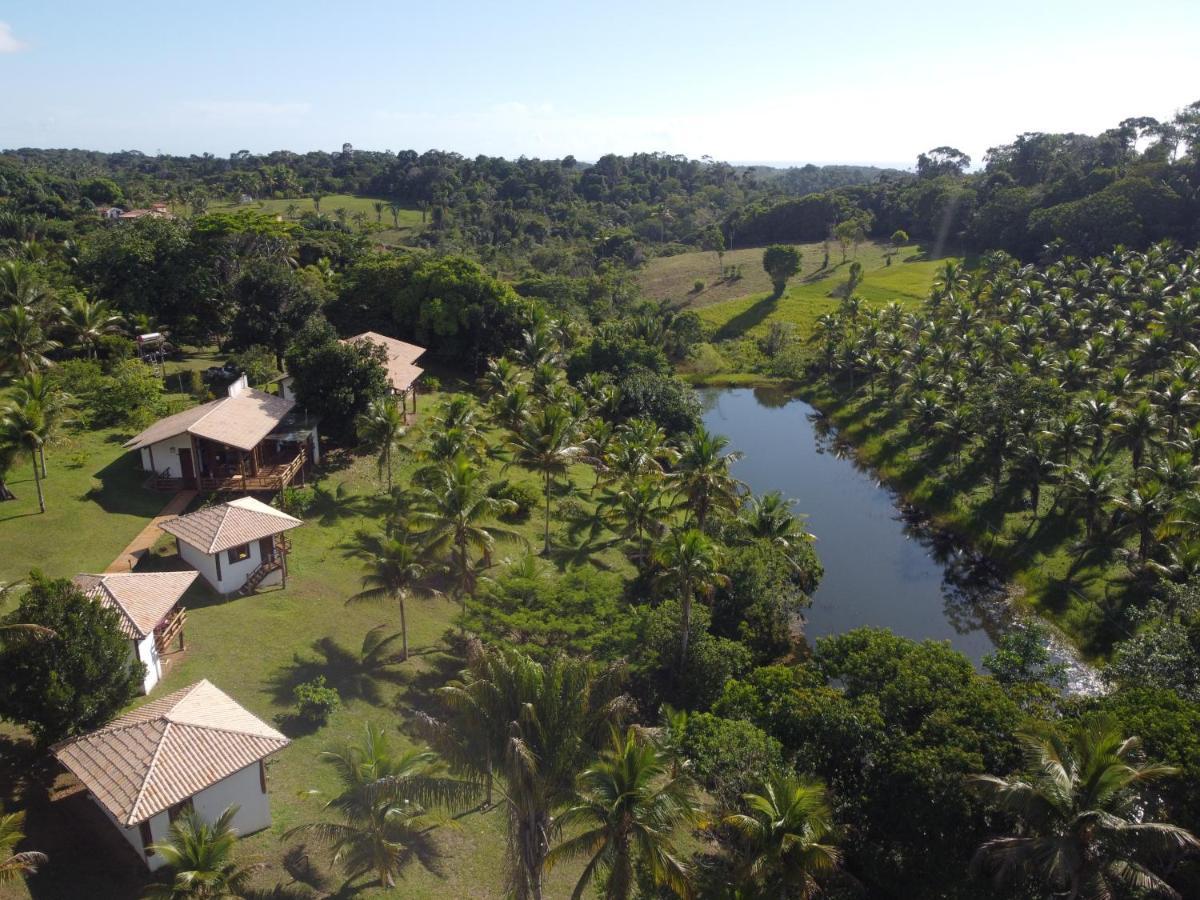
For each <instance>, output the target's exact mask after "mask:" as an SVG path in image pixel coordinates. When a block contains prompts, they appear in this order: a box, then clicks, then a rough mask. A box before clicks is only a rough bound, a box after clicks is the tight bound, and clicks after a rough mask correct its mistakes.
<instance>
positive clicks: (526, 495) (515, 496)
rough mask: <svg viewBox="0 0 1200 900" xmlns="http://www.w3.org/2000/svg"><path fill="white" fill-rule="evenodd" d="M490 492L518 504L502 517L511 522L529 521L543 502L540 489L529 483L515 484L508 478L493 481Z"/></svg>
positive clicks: (493, 495) (496, 496) (501, 498)
mask: <svg viewBox="0 0 1200 900" xmlns="http://www.w3.org/2000/svg"><path fill="white" fill-rule="evenodd" d="M488 494H490V495H491V496H492V497H494V498H496V499H497V500H508V501H510V502H512V503H515V504H516V508H515V509H513V510H512V511H511V512H507V513H505V514H504V515H502V516H501V517H500V518H501V519H503V520H504V521H505V522H510V523H512V522H524V521H527V520H528V519H529V516H530V515H531V514H532V512H533V510H534V509H536V508H537V507H538V506H540V505H541V503H542V495H541V492H540V491H538V490H536V489H534V488H533V487H532V486H530V485H528V484H521V483H516V484H514V483H513V482H511V481H509V480H508V479H501V480H500V481H496V482H493V483H492V485H491V486H490V487H489V488H488Z"/></svg>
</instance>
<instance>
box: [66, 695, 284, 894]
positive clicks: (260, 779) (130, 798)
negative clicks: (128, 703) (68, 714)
mask: <svg viewBox="0 0 1200 900" xmlns="http://www.w3.org/2000/svg"><path fill="white" fill-rule="evenodd" d="M288 743H289V741H288V739H287V738H286V737H284V736H283V735H282V734H280V733H279V732H278V731H276V730H275V729H274V728H272V727H270V726H269V725H267V724H266V723H265V722H263V721H262V720H261V719H259V718H257V717H256V716H254V715H252V714H251V713H249V712H248V711H247V710H245V709H243V708H242V707H241V706H239V705H238V704H237V703H235V702H234V701H233V700H232V699H230V697H228V696H227V695H226V694H224V693H222V692H221V691H219V690H218V689H217V688H216V687H214V686H213V685H212V684H211V683H209V682H208V681H199V682H197V683H196V684H193V685H192V686H191V687H186V688H184V689H183V690H181V691H176V692H175V693H173V694H168V695H167V696H166V697H163V698H161V699H159V700H154V701H151V702H150V703H147V704H146V705H145V706H142V707H140V708H138V709H135V710H133V711H132V712H128V713H125V715H123V716H120V717H118V718H116V719H114V720H113V721H112V722H110V723H108V724H107V725H105V726H104V727H103V728H100V729H99V730H97V731H93V732H91V733H90V734H84V735H80V736H79V737H76V738H72V739H70V740H68V741H63V742H62V743H61V744H56V745H55V746H54V747H53V748H52V750H53V752H54V756H55V758H57V759H58V761H59V762H60V763H62V764H63V766H65V767H66V768H67V769H68V770H69V771H70V772H71V773H72V774H73V775H74V776H75V777H76V778H78V779H79V781H80V782H82V784H83V786H84V787H86V788H87V790H88V794H89V795H90V796H91V798H92V799H93V800H94V801H95V802H96V804H97V805H98V806H99V807H100V809H102V810H103V811H104V813H105V815H106V816H107V817H108V819H109V821H111V822H112V823H113V825H114V826H115V827H116V828H117V830H118V831H119V832H120V833H121V836H122V837H123V838H124V839H125V840H126V842H127V843H128V844H129V846H130V847H132V848H133V849H134V852H136V853H137V854H138V856H140V857H141V859H142V861H143V862H145V863H146V865H147V866H148V867H149V868H150V870H151V871H154V870H155V869H158V868H159V867H161V866H162V865H163V862H164V860H163V859H162V857H161V856H160V855H159V854H156V853H153V852H152V851H151V850H150V848H151V846H152V845H153V844H156V843H163V842H165V841H166V840H167V839H168V837H169V830H170V827H171V823H172V822H173V821H174V820H175V819H176V818H177V817H178V816H179V815H180V813H182V812H183V811H184V810H185V809H187V808H188V806H191V807H192V808H193V809H194V810H195V811H196V813H197V814H198V815H199V816H200V818H202V819H203V820H204V821H206V822H213V821H215V820H216V819H217V818H218V817H219V816H220V815H221V814H222V813H223V812H224V811H225V810H226V809H227V808H229V807H230V806H234V805H236V806H237V807H238V811H237V814H236V815H235V816H234V818H233V827H234V828H235V829H237V832H238V834H240V835H246V834H251V833H253V832H255V831H261V830H262V829H264V828H266V827H267V826H269V825H270V824H271V806H270V802H269V800H268V797H267V771H266V766H265V764H264V760H265V759H266V758H267V757H268V756H270V755H271V754H272V753H275V752H276V751H278V750H282V749H283V748H284V747H286V746H287V745H288Z"/></svg>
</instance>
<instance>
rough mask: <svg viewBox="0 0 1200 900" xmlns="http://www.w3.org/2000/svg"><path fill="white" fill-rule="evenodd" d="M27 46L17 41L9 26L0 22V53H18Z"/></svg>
mask: <svg viewBox="0 0 1200 900" xmlns="http://www.w3.org/2000/svg"><path fill="white" fill-rule="evenodd" d="M28 46H29V45H28V44H27V43H25V42H24V41H19V40H17V38H16V36H15V35H14V34H13V33H12V26H11V25H9V24H8V23H7V22H0V53H19V52H21V51H22V50H24V49H25V48H26V47H28Z"/></svg>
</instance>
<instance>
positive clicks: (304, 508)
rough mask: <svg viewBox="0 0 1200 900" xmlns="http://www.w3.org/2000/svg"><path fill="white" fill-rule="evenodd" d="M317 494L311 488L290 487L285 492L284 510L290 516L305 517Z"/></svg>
mask: <svg viewBox="0 0 1200 900" xmlns="http://www.w3.org/2000/svg"><path fill="white" fill-rule="evenodd" d="M316 498H317V493H316V491H314V490H313V489H312V488H310V487H299V488H298V487H289V488H284V491H283V509H285V510H287V511H288V514H289V515H293V516H303V515H304V514H305V513H307V512H308V510H309V509H310V508H311V507H312V505H313V501H315V500H316Z"/></svg>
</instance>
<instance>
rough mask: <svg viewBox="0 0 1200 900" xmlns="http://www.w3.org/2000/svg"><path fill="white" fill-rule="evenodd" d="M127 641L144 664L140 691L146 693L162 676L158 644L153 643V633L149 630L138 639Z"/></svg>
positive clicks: (135, 655)
mask: <svg viewBox="0 0 1200 900" xmlns="http://www.w3.org/2000/svg"><path fill="white" fill-rule="evenodd" d="M129 643H130V644H131V645H132V646H133V655H134V657H135V658H136V659H139V660H141V661H142V662H143V663H145V664H146V678H145V680H144V681H143V682H142V693H145V694H148V693H150V691H152V690H153V689H154V686H155V685H156V684H158V680H159V679H160V678H162V660H160V659H159V657H158V646H157V645H156V644H155V643H154V634H153V632H151V633H150V634H148V635H146V636H145V637H144V638H142V639H141V640H140V641H130V642H129Z"/></svg>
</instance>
